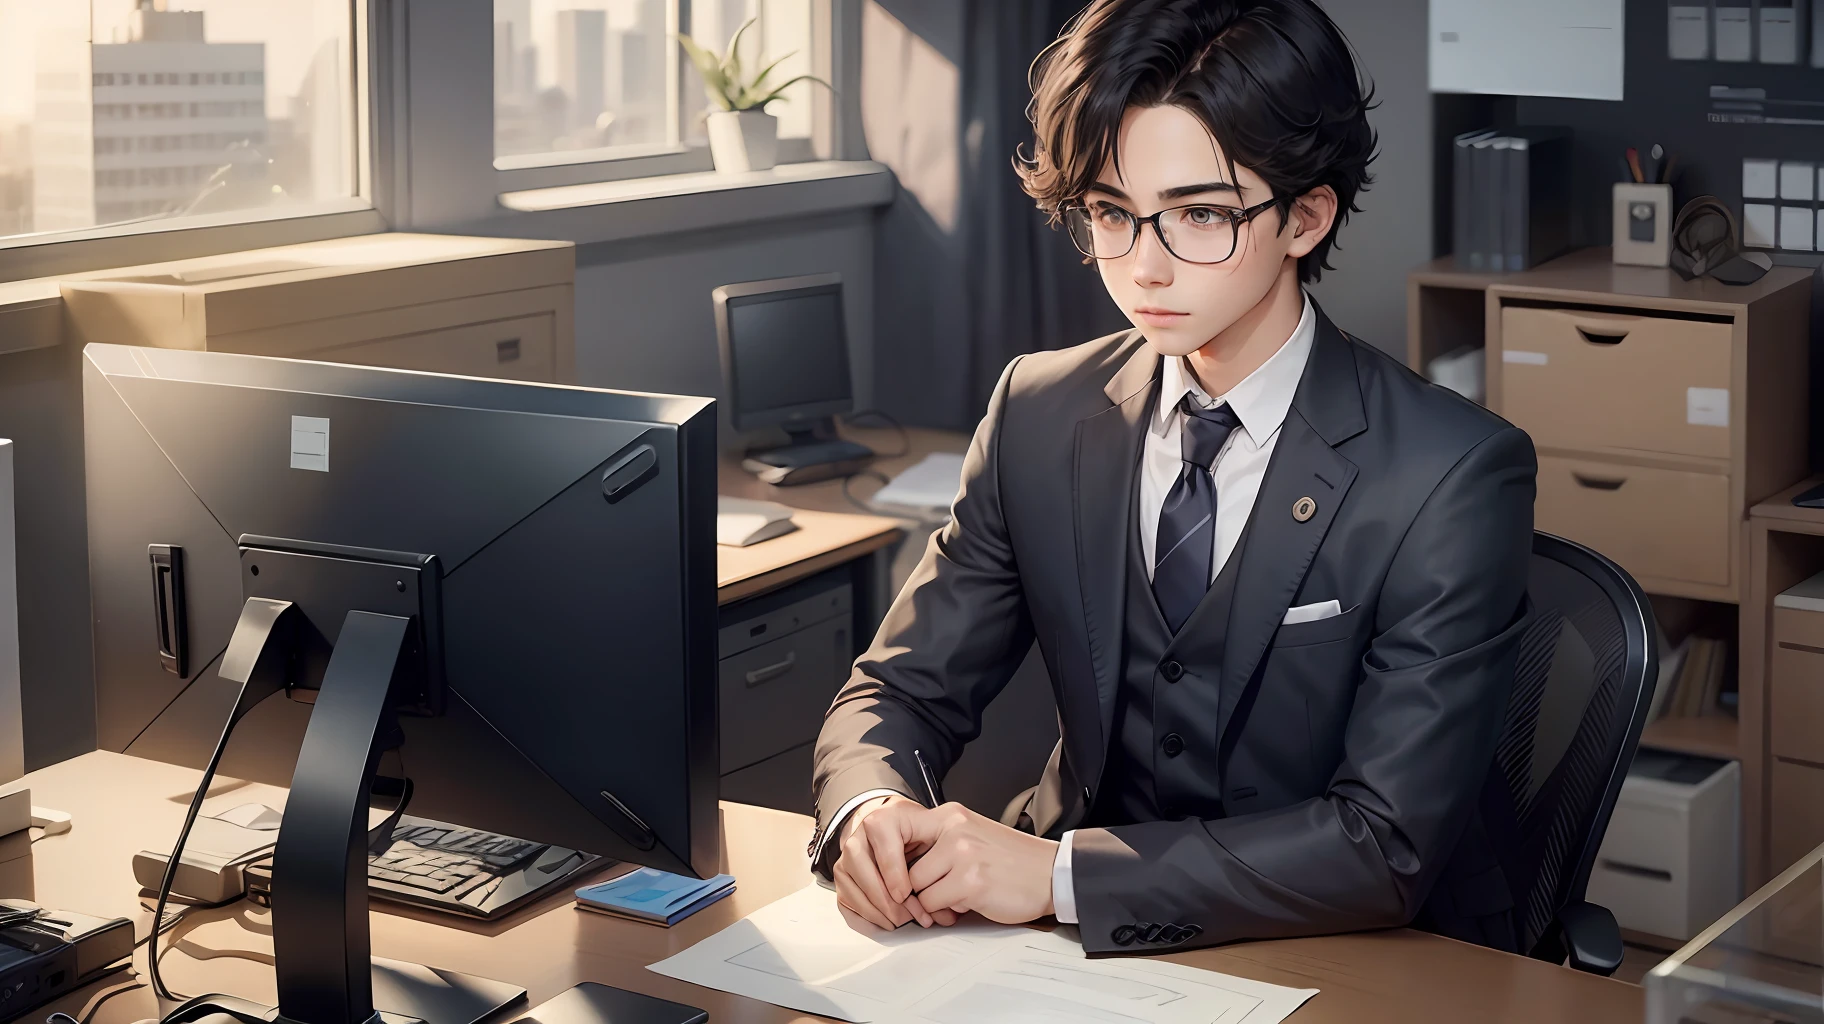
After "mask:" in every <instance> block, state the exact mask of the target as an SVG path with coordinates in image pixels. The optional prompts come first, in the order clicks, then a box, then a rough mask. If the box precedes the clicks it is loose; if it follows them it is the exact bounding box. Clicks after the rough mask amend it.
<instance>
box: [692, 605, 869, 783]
mask: <svg viewBox="0 0 1824 1024" xmlns="http://www.w3.org/2000/svg"><path fill="white" fill-rule="evenodd" d="M717 642H718V646H719V651H718V654H719V657H720V662H719V664H718V669H717V702H718V711H717V716H718V724H719V732H720V737H721V759H722V799H724V800H735V801H739V802H741V803H751V804H760V805H762V806H765V807H776V808H779V809H780V810H788V811H798V812H801V813H808V811H809V808H810V804H811V752H812V747H813V745H814V744H815V741H816V739H817V732H818V730H819V729H821V728H822V727H823V715H824V712H825V711H827V710H828V709H829V706H830V701H831V700H832V699H833V698H834V697H835V696H836V691H837V689H839V688H840V687H841V686H842V684H843V683H844V682H845V681H846V680H847V679H848V675H849V666H850V664H851V663H852V662H853V661H854V659H855V656H856V654H857V653H858V652H857V650H856V640H855V599H854V591H853V586H852V584H851V582H850V581H849V578H848V577H847V575H846V574H843V573H841V572H835V573H827V572H826V573H823V574H820V575H818V576H813V577H811V578H810V579H807V580H803V581H801V582H799V583H797V584H794V585H792V586H789V587H785V588H783V589H781V590H777V591H773V592H771V593H767V594H762V595H759V596H757V597H753V598H749V599H748V600H745V601H741V602H737V603H735V604H731V605H728V606H727V607H725V608H723V609H722V624H721V628H720V630H719V632H718V637H717Z"/></svg>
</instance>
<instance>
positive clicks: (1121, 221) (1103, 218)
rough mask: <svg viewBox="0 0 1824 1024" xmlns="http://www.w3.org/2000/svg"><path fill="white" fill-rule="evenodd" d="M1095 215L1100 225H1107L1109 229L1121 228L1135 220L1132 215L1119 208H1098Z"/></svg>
mask: <svg viewBox="0 0 1824 1024" xmlns="http://www.w3.org/2000/svg"><path fill="white" fill-rule="evenodd" d="M1094 213H1095V218H1096V221H1097V222H1098V223H1101V224H1106V225H1108V226H1109V227H1121V226H1123V225H1125V224H1127V223H1128V222H1129V221H1130V220H1132V219H1133V215H1132V214H1130V213H1128V212H1127V211H1126V210H1123V209H1122V208H1120V207H1119V206H1106V205H1104V206H1098V207H1096V208H1095V211H1094Z"/></svg>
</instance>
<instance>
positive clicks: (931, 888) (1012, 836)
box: [906, 800, 1058, 924]
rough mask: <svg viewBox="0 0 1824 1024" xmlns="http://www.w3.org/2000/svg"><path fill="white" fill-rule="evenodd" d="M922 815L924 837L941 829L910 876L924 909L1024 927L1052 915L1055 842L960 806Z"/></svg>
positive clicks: (928, 843)
mask: <svg viewBox="0 0 1824 1024" xmlns="http://www.w3.org/2000/svg"><path fill="white" fill-rule="evenodd" d="M906 802H907V803H911V801H909V800H908V801H906ZM913 806H914V807H917V805H916V804H914V805H913ZM919 810H920V811H921V812H922V814H923V815H925V817H924V818H923V819H921V820H919V821H917V822H916V823H915V825H916V827H917V828H918V829H919V832H918V834H919V835H920V836H921V837H923V836H925V835H926V834H927V833H926V832H924V831H923V830H924V829H926V828H928V827H929V826H930V825H931V824H933V823H934V824H935V825H936V826H937V832H936V835H935V837H934V838H931V839H929V840H927V841H926V849H925V850H924V852H923V855H922V856H920V857H919V858H918V862H917V863H915V864H913V865H912V867H911V870H910V872H909V874H908V878H909V880H910V883H911V887H912V891H913V892H915V893H917V896H916V897H914V902H916V903H917V904H918V905H919V906H920V909H922V910H924V911H926V912H928V913H930V914H931V915H932V916H934V917H935V916H936V915H938V914H940V913H944V912H946V911H948V912H950V913H951V914H954V915H960V914H964V913H967V912H969V911H971V910H973V911H975V912H976V913H978V914H980V915H982V916H983V917H985V918H987V919H989V920H990V921H998V922H1000V923H1001V924H1024V923H1025V922H1027V921H1031V920H1034V919H1035V918H1040V917H1044V916H1046V915H1048V914H1050V913H1052V911H1053V908H1052V904H1051V868H1052V862H1053V861H1055V860H1056V859H1057V856H1058V844H1057V843H1056V842H1054V841H1052V840H1050V839H1042V838H1040V837H1038V836H1034V835H1029V834H1027V833H1025V832H1021V831H1019V830H1018V829H1014V828H1009V827H1007V826H1006V825H1003V824H1001V823H1000V822H998V821H995V820H994V819H992V818H986V817H983V816H982V815H980V814H977V813H975V812H974V811H972V810H970V809H968V808H967V807H964V806H963V805H961V804H955V803H950V804H944V805H943V806H941V807H938V808H936V809H935V810H928V811H927V810H924V809H923V808H919Z"/></svg>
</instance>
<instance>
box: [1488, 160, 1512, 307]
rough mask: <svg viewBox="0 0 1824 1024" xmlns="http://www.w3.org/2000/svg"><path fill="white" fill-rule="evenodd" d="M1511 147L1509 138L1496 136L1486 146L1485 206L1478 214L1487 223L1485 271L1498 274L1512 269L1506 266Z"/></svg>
mask: <svg viewBox="0 0 1824 1024" xmlns="http://www.w3.org/2000/svg"><path fill="white" fill-rule="evenodd" d="M1513 144H1514V140H1513V137H1512V136H1509V135H1497V136H1495V137H1494V138H1493V139H1491V140H1490V141H1489V146H1488V151H1489V164H1488V189H1489V192H1488V202H1487V203H1486V204H1485V205H1484V206H1483V208H1482V211H1481V213H1482V216H1483V217H1485V218H1486V219H1487V221H1488V228H1487V232H1488V233H1487V236H1486V237H1487V238H1488V254H1489V255H1488V269H1490V270H1492V271H1494V272H1495V273H1497V274H1499V273H1502V272H1504V271H1506V270H1510V269H1513V268H1510V267H1509V266H1508V265H1507V190H1508V184H1507V175H1508V170H1509V167H1508V151H1509V150H1510V149H1511V148H1512V147H1513Z"/></svg>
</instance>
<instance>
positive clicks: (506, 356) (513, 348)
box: [494, 338, 519, 363]
mask: <svg viewBox="0 0 1824 1024" xmlns="http://www.w3.org/2000/svg"><path fill="white" fill-rule="evenodd" d="M518 358H519V339H518V338H508V339H507V340H506V341H497V342H495V343H494V361H495V362H499V363H511V362H514V361H515V360H517V359H518Z"/></svg>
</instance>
